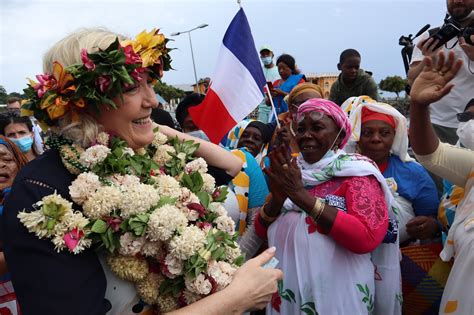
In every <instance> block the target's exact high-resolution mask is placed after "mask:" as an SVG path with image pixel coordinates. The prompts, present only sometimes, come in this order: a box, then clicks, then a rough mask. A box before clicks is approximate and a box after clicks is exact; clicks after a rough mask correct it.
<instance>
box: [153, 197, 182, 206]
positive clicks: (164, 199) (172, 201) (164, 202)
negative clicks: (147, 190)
mask: <svg viewBox="0 0 474 315" xmlns="http://www.w3.org/2000/svg"><path fill="white" fill-rule="evenodd" d="M176 200H178V198H177V197H175V198H173V197H170V196H163V197H161V198H160V200H159V201H158V204H157V205H156V208H160V207H163V206H164V205H174V204H176Z"/></svg>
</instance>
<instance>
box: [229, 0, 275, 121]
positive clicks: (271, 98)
mask: <svg viewBox="0 0 474 315" xmlns="http://www.w3.org/2000/svg"><path fill="white" fill-rule="evenodd" d="M238 1H240V0H238ZM265 86H266V87H267V95H268V98H269V99H270V104H271V106H272V112H273V115H275V120H276V123H277V128H278V129H280V128H281V125H280V121H279V120H278V115H277V111H276V109H275V104H274V103H273V97H272V94H271V93H270V87H269V86H268V83H267V84H266V85H265Z"/></svg>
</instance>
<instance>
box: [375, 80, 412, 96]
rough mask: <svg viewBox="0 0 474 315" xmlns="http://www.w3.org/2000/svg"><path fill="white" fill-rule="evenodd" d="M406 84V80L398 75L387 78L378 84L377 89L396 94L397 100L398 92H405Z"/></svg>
mask: <svg viewBox="0 0 474 315" xmlns="http://www.w3.org/2000/svg"><path fill="white" fill-rule="evenodd" d="M407 84H408V81H407V79H403V78H402V77H400V76H398V75H394V76H388V77H386V78H385V79H383V80H382V81H380V83H379V87H380V89H381V90H383V91H387V92H393V93H395V94H397V99H398V97H399V96H400V92H402V91H405V86H406V85H407Z"/></svg>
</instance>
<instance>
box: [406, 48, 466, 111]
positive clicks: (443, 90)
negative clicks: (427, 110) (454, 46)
mask: <svg viewBox="0 0 474 315" xmlns="http://www.w3.org/2000/svg"><path fill="white" fill-rule="evenodd" d="M433 59H434V58H433V57H430V56H427V57H425V58H424V59H423V65H424V67H423V70H422V71H421V73H420V74H419V75H418V77H417V78H416V79H415V81H414V82H413V85H412V87H411V92H410V97H411V101H412V103H413V104H414V105H416V106H428V105H430V104H431V103H434V102H436V101H438V100H440V99H441V98H443V96H445V95H446V94H448V93H449V92H450V91H451V89H452V88H453V86H454V84H452V83H449V82H450V81H451V80H452V79H453V78H454V77H455V76H456V74H457V73H458V71H459V69H460V68H461V65H462V60H461V59H457V58H455V56H454V52H453V51H450V52H449V54H448V57H447V58H446V55H445V54H444V52H442V51H440V52H439V53H438V55H437V58H436V59H437V60H436V61H434V60H433Z"/></svg>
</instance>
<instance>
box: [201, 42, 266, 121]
mask: <svg viewBox="0 0 474 315" xmlns="http://www.w3.org/2000/svg"><path fill="white" fill-rule="evenodd" d="M210 88H211V89H212V90H213V91H214V92H215V93H216V94H217V95H219V98H220V99H221V101H222V103H223V104H224V106H225V107H226V108H227V111H228V112H229V114H230V115H231V116H232V118H234V120H235V121H236V122H239V121H241V120H242V119H244V118H245V117H246V116H247V115H248V114H250V113H251V112H252V111H253V110H254V109H255V108H256V107H257V106H258V104H260V103H261V102H262V100H263V94H262V92H261V87H259V86H257V83H256V82H255V80H254V78H253V77H252V75H251V74H250V71H248V69H247V68H246V67H245V66H244V65H243V64H242V63H241V62H240V61H239V59H237V58H236V57H235V56H234V54H233V53H232V52H231V51H230V50H229V49H227V47H225V46H224V45H223V44H222V45H221V49H220V51H219V56H218V58H217V65H216V69H215V72H214V75H213V77H212V84H211V87H210Z"/></svg>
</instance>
